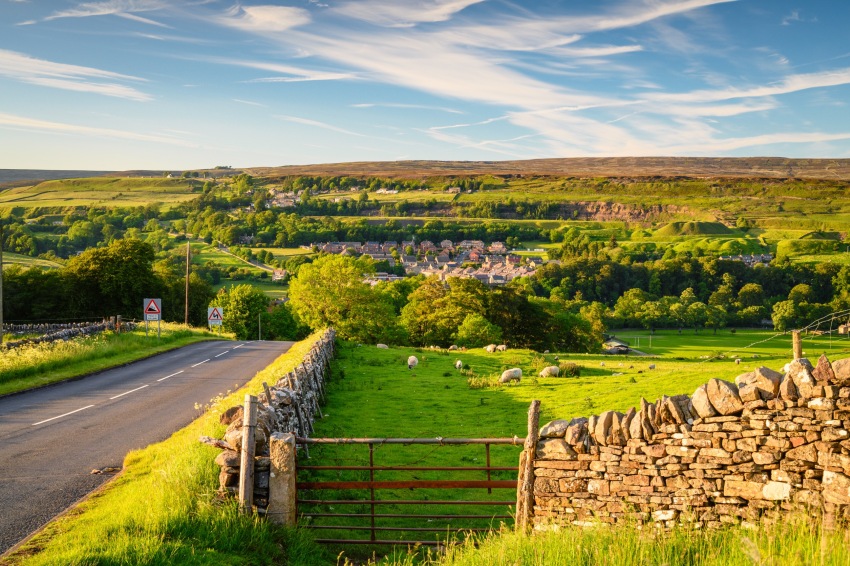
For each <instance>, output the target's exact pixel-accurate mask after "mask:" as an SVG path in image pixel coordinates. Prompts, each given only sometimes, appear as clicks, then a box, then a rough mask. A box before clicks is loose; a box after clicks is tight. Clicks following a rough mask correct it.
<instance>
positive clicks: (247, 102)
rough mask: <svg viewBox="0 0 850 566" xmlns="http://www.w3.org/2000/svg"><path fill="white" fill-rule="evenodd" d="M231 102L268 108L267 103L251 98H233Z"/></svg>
mask: <svg viewBox="0 0 850 566" xmlns="http://www.w3.org/2000/svg"><path fill="white" fill-rule="evenodd" d="M233 102H238V103H239V104H247V105H248V106H259V107H261V108H268V105H266V104H261V103H259V102H253V101H251V100H242V99H241V98H234V99H233Z"/></svg>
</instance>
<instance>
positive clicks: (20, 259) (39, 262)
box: [3, 251, 62, 269]
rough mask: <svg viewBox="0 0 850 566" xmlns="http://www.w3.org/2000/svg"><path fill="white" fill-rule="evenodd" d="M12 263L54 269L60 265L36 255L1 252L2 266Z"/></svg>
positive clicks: (26, 266)
mask: <svg viewBox="0 0 850 566" xmlns="http://www.w3.org/2000/svg"><path fill="white" fill-rule="evenodd" d="M12 264H20V265H22V266H24V268H27V269H28V268H30V267H42V268H45V269H56V268H59V267H62V265H61V264H59V263H56V262H55V261H49V260H46V259H40V258H37V257H30V256H28V255H21V254H16V253H13V252H5V251H4V252H3V268H4V269H5V268H7V267H9V266H10V265H12Z"/></svg>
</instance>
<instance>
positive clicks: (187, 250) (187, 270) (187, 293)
mask: <svg viewBox="0 0 850 566" xmlns="http://www.w3.org/2000/svg"><path fill="white" fill-rule="evenodd" d="M190 253H191V248H190V247H189V242H188V241H187V242H186V314H185V316H184V317H183V324H185V325H186V326H189V255H190Z"/></svg>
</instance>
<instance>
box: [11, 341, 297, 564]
mask: <svg viewBox="0 0 850 566" xmlns="http://www.w3.org/2000/svg"><path fill="white" fill-rule="evenodd" d="M291 345H292V342H224V341H215V342H201V343H199V344H194V345H191V346H187V347H185V348H181V349H179V350H174V351H172V352H168V353H166V354H161V355H159V356H154V357H152V358H149V359H146V360H142V361H140V362H136V363H134V364H130V365H128V366H125V367H121V368H116V369H113V370H108V371H104V372H102V373H98V374H96V375H92V376H89V377H86V378H84V379H81V380H77V381H70V382H65V383H61V384H58V385H55V386H51V387H46V388H44V389H38V390H35V391H29V392H26V393H21V394H17V395H11V396H8V397H3V398H0V463H2V469H3V472H2V474H1V475H0V554H1V553H3V552H4V551H6V550H7V549H9V548H10V547H12V546H13V545H14V544H16V543H17V542H18V541H20V540H22V539H23V538H24V537H26V536H27V535H29V534H30V533H32V532H34V531H35V530H36V529H38V528H39V527H41V526H42V525H44V524H45V523H47V522H48V521H50V520H51V519H52V518H53V517H55V516H56V515H57V514H59V513H61V512H62V511H64V510H65V509H66V508H68V507H69V506H70V505H72V504H73V503H74V502H75V501H77V500H78V499H80V498H81V497H83V496H84V495H86V494H87V493H89V492H90V491H92V490H93V489H95V488H96V487H98V486H99V485H100V484H102V483H103V482H105V481H106V480H107V479H109V477H110V476H109V475H92V473H91V472H92V470H94V469H99V470H100V469H103V468H107V467H115V468H121V465H122V462H123V461H124V456H125V455H126V454H127V452H129V451H130V450H134V449H136V448H142V447H145V446H147V445H149V444H152V443H154V442H159V441H161V440H164V439H165V438H167V437H168V436H170V435H171V434H172V433H173V432H175V431H176V430H179V429H180V428H182V427H184V426H186V425H187V424H188V423H189V422H191V421H192V420H193V419H195V418H196V417H197V416H198V411H197V410H196V409H195V404H196V403H199V404H201V405H204V404H206V403H209V401H210V399H212V398H213V397H215V396H216V395H218V394H219V393H224V392H225V391H227V390H228V389H235V388H236V387H239V386H242V385H244V384H245V382H246V381H248V380H249V379H250V378H252V377H254V375H255V374H256V373H257V372H258V371H260V370H261V369H263V368H265V367H266V366H268V365H269V363H271V362H272V361H273V360H274V359H275V358H277V357H278V356H279V355H280V354H282V353H283V352H285V351H287V350H288V349H289V347H290V346H291Z"/></svg>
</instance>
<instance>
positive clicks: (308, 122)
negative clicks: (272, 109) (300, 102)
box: [274, 114, 368, 138]
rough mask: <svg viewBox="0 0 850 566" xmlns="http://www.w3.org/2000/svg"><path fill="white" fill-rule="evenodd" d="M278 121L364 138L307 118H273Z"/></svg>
mask: <svg viewBox="0 0 850 566" xmlns="http://www.w3.org/2000/svg"><path fill="white" fill-rule="evenodd" d="M274 117H275V118H277V119H278V120H284V121H286V122H292V123H294V124H302V125H304V126H312V127H315V128H321V129H323V130H330V131H332V132H337V133H340V134H347V135H349V136H357V137H360V138H365V137H368V136H365V135H364V134H361V133H359V132H352V131H351V130H346V129H345V128H340V127H338V126H334V125H333V124H328V123H326V122H319V121H318V120H311V119H309V118H299V117H298V116H286V115H281V114H276V115H275V116H274Z"/></svg>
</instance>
